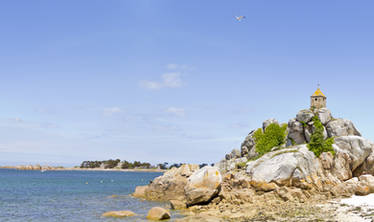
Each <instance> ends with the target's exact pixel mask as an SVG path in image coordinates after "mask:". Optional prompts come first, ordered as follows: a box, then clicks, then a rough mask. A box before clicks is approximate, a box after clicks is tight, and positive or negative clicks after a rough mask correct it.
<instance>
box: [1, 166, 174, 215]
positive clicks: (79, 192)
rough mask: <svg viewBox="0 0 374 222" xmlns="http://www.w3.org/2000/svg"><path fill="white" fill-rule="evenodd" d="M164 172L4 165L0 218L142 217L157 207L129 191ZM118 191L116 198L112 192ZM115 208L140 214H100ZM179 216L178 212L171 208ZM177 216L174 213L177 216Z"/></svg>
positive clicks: (160, 204)
mask: <svg viewBox="0 0 374 222" xmlns="http://www.w3.org/2000/svg"><path fill="white" fill-rule="evenodd" d="M159 175H161V173H148V172H101V171H46V172H43V173H42V172H40V171H23V170H7V169H2V170H0V221H1V222H5V221H22V222H25V221H35V222H36V221H38V222H39V221H59V222H60V221H69V222H75V221H79V222H82V221H90V222H91V221H93V222H95V221H143V220H145V215H146V213H147V211H148V210H149V209H150V208H151V207H153V206H166V204H165V203H157V202H149V201H142V200H139V199H136V198H132V197H131V196H130V195H129V194H131V193H132V192H133V191H134V190H135V187H136V186H138V185H145V184H148V183H149V181H150V180H152V179H153V178H155V177H157V176H159ZM112 195H118V196H117V197H111V196H112ZM112 210H131V211H133V212H135V213H137V214H139V215H141V216H138V217H133V218H128V219H112V218H102V217H101V214H102V213H104V212H106V211H112ZM172 214H173V215H176V213H175V212H172ZM174 217H175V216H174Z"/></svg>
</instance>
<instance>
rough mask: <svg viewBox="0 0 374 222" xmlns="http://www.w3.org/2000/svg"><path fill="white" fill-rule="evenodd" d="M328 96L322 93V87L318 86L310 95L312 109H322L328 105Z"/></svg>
mask: <svg viewBox="0 0 374 222" xmlns="http://www.w3.org/2000/svg"><path fill="white" fill-rule="evenodd" d="M326 98H327V97H326V96H325V95H324V94H323V93H322V91H321V89H320V88H319V87H318V88H317V90H316V91H315V92H314V93H313V95H312V96H311V97H310V108H311V109H321V108H325V107H326Z"/></svg>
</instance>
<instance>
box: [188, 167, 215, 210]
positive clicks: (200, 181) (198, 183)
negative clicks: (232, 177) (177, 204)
mask: <svg viewBox="0 0 374 222" xmlns="http://www.w3.org/2000/svg"><path fill="white" fill-rule="evenodd" d="M221 183H222V177H221V173H220V172H219V169H218V168H217V167H211V166H205V167H203V168H201V169H200V170H198V171H196V172H195V173H194V174H192V175H191V176H190V177H189V178H188V182H187V185H186V186H185V188H184V190H185V194H186V198H187V205H188V206H191V205H194V204H198V203H207V202H209V201H210V200H211V199H213V198H214V197H215V196H216V195H217V194H218V193H219V191H220V188H221Z"/></svg>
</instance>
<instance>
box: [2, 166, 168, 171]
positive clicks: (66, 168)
mask: <svg viewBox="0 0 374 222" xmlns="http://www.w3.org/2000/svg"><path fill="white" fill-rule="evenodd" d="M0 169H17V170H44V171H117V172H165V170H161V169H103V168H76V167H51V166H41V167H35V166H33V167H29V166H0Z"/></svg>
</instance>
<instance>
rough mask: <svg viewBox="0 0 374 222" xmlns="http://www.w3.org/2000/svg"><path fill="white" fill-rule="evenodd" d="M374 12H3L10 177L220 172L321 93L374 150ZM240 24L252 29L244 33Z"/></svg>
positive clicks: (49, 4)
mask: <svg viewBox="0 0 374 222" xmlns="http://www.w3.org/2000/svg"><path fill="white" fill-rule="evenodd" d="M373 10H374V2H373V1H369V0H366V1H365V0H362V1H346V0H339V1H338V0H329V1H326V0H315V1H297V0H293V1H291V0H283V1H275V0H273V1H264V0H258V1H244V0H243V1H240V0H238V1H217V0H215V1H213V0H207V1H197V0H189V1H173V0H160V1H154V0H137V1H130V0H121V1H120V0H107V1H93V0H79V1H77V0H65V1H46V0H44V1H37V0H34V1H29V0H23V1H22V0H17V1H2V2H0V28H1V35H0V49H1V50H0V82H1V93H0V106H1V110H2V111H1V116H0V164H18V163H48V164H63V165H74V164H79V163H80V162H81V161H83V160H96V159H97V160H101V159H109V158H120V159H127V160H131V161H133V160H141V161H150V162H152V163H157V162H164V161H166V162H195V163H200V162H208V163H212V162H216V161H218V160H220V159H221V158H222V157H223V156H224V154H225V153H227V152H229V151H230V150H231V149H232V148H239V147H240V143H241V141H242V140H243V139H244V137H245V136H246V135H247V134H248V132H250V131H251V129H255V128H258V127H260V126H261V123H262V121H263V120H265V119H268V118H276V119H278V120H279V121H281V122H287V121H288V119H290V118H293V117H294V116H295V115H296V113H297V111H298V110H300V109H303V108H307V107H308V106H309V96H310V95H311V94H312V93H313V92H314V90H315V89H316V85H317V83H318V82H320V84H321V88H322V91H323V92H324V93H325V94H326V95H327V96H328V102H327V103H328V107H329V108H330V109H331V111H332V113H333V115H334V116H335V117H344V118H348V119H351V120H352V121H353V122H354V123H355V125H356V126H357V127H358V128H359V130H360V131H361V132H362V133H363V135H364V136H365V137H367V138H369V139H372V140H373V139H374V125H373V122H372V109H373V108H374V102H373V100H372V97H373V90H372V89H373V87H372V84H373V79H374V77H373V70H374V62H373V61H374V44H373V39H374V28H373V27H374V14H373V13H372V12H373ZM236 15H245V16H246V19H245V20H243V21H242V22H237V21H236V20H235V18H234V16H236Z"/></svg>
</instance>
